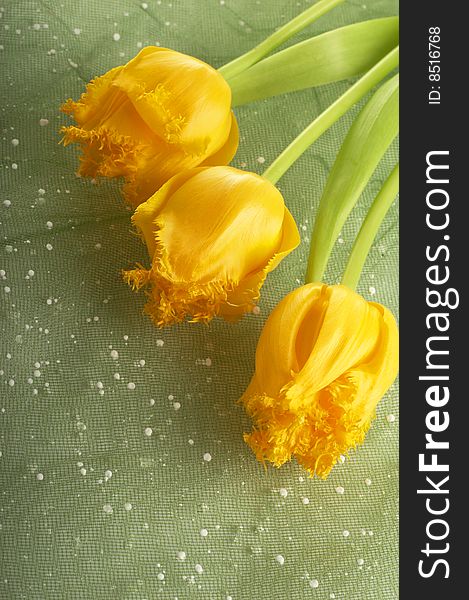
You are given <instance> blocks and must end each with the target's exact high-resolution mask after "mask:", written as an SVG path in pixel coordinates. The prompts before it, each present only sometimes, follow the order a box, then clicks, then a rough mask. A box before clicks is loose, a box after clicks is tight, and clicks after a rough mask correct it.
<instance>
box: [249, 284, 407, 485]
mask: <svg viewBox="0 0 469 600" xmlns="http://www.w3.org/2000/svg"><path fill="white" fill-rule="evenodd" d="M397 369H398V332H397V325H396V322H395V320H394V317H393V316H392V314H391V313H390V312H389V311H388V310H387V309H385V308H384V307H382V306H381V305H379V304H375V303H371V302H366V301H365V300H364V299H363V298H362V297H361V296H358V294H355V292H353V291H352V290H349V289H348V288H345V287H344V286H325V285H323V284H318V283H314V284H308V285H306V286H302V287H301V288H298V289H297V290H295V291H294V292H292V293H291V294H289V295H288V296H286V297H285V298H284V300H282V302H281V303H280V304H279V305H278V306H277V308H276V309H275V310H274V311H273V313H272V314H271V316H270V317H269V319H268V320H267V322H266V325H265V327H264V330H263V332H262V334H261V337H260V340H259V344H258V348H257V353H256V371H255V375H254V377H253V380H252V381H251V384H250V386H249V387H248V389H247V390H246V392H245V394H244V395H243V397H242V398H241V401H242V403H243V404H244V406H245V408H246V411H247V412H248V414H249V415H250V416H251V417H252V418H253V420H254V431H253V432H252V433H250V434H246V435H245V440H246V442H247V443H248V444H249V446H250V447H251V448H252V450H253V451H254V452H255V454H256V456H257V458H258V459H259V460H261V461H269V462H271V463H272V464H274V465H275V466H280V465H282V464H283V463H284V462H286V461H288V460H290V459H291V458H292V457H293V456H294V457H295V458H296V459H297V461H298V462H299V463H300V464H301V465H303V466H304V467H305V468H306V469H307V470H308V472H309V474H310V475H311V476H313V475H315V474H316V475H318V476H319V477H322V478H325V477H327V475H328V474H329V472H330V470H331V469H332V467H333V466H334V464H335V463H336V462H337V461H338V459H339V458H340V456H341V455H346V454H347V453H348V451H349V450H350V449H352V448H354V447H355V446H356V445H357V444H361V443H362V442H363V440H364V439H365V435H366V432H367V430H368V428H369V427H370V424H371V422H372V420H373V418H374V415H375V408H376V405H377V403H378V401H379V400H380V398H381V397H382V396H383V395H384V394H385V392H386V391H387V389H388V388H389V386H390V385H391V384H392V382H393V381H394V379H395V377H396V374H397Z"/></svg>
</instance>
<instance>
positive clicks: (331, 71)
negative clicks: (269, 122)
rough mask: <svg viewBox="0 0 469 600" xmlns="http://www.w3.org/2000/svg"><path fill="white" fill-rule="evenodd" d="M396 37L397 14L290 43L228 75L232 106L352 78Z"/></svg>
mask: <svg viewBox="0 0 469 600" xmlns="http://www.w3.org/2000/svg"><path fill="white" fill-rule="evenodd" d="M398 37H399V19H398V17H386V18H383V19H371V20H369V21H362V22H360V23H355V24H353V25H347V26H346V27H341V28H339V29H334V30H333V31H328V32H327V33H323V34H321V35H318V36H316V37H313V38H311V39H309V40H306V41H304V42H301V43H299V44H295V45H294V46H291V47H290V48H287V49H286V50H282V51H281V52H278V53H277V54H274V55H273V56H270V57H268V58H266V59H264V60H261V61H260V62H258V63H257V64H255V65H254V66H252V67H250V68H249V69H247V70H245V71H243V72H242V73H241V74H240V75H237V76H236V77H234V78H233V79H230V80H229V84H230V86H231V89H232V93H233V106H240V105H241V104H246V103H248V102H253V101H254V100H261V99H263V98H269V97H270V96H276V95H278V94H286V93H288V92H294V91H296V90H302V89H306V88H309V87H314V86H318V85H324V84H326V83H331V82H333V81H340V80H342V79H348V78H350V77H356V76H357V75H360V74H361V73H364V72H365V71H368V69H370V68H371V67H372V66H373V65H374V64H376V63H377V62H378V61H379V60H381V59H382V58H383V56H385V55H386V54H387V53H388V52H390V51H391V50H392V49H393V48H394V47H395V46H396V45H397V44H398Z"/></svg>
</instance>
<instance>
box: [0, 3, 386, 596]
mask: <svg viewBox="0 0 469 600" xmlns="http://www.w3.org/2000/svg"><path fill="white" fill-rule="evenodd" d="M307 5H308V3H306V2H304V1H303V0H299V1H298V2H296V1H292V0H257V1H255V0H225V1H219V0H172V1H170V2H168V1H167V0H148V1H147V2H146V3H141V2H139V1H131V0H100V1H99V2H93V1H91V0H87V1H82V2H71V1H70V0H61V2H51V1H43V2H40V1H27V0H19V1H16V2H13V1H12V0H10V1H8V0H7V2H6V4H4V5H3V7H2V8H1V9H0V10H1V13H0V16H1V19H0V28H1V38H2V39H1V40H0V43H1V45H2V46H1V51H0V56H1V60H2V71H1V72H2V96H3V98H4V100H3V106H2V109H1V118H2V158H3V161H2V172H1V173H2V196H1V200H0V216H1V226H2V228H1V244H0V269H1V271H0V311H1V312H0V323H1V354H0V396H1V400H0V503H1V508H0V545H1V552H2V556H1V560H0V598H2V599H6V600H16V599H20V598H24V599H27V600H52V599H64V600H69V599H70V600H75V599H76V600H99V599H101V598H110V599H118V600H120V599H123V600H124V599H125V600H137V599H138V600H144V599H147V600H150V599H155V598H162V599H165V600H166V599H168V600H176V599H178V600H186V599H197V598H199V599H204V600H205V599H207V600H227V599H229V598H232V599H233V600H252V599H259V600H271V599H272V600H277V599H279V600H280V599H292V600H296V599H303V598H304V599H310V598H311V599H313V598H314V599H315V600H324V599H333V598H335V599H337V600H377V599H386V600H387V599H389V600H391V599H396V598H397V597H398V587H397V560H398V559H397V497H398V462H397V443H398V430H397V388H396V385H394V386H393V388H392V390H391V391H390V393H388V394H387V396H386V397H385V398H384V399H383V400H382V402H381V404H380V405H379V408H378V414H377V419H376V421H375V422H374V424H373V426H372V428H371V430H370V432H369V435H368V437H367V440H366V443H365V444H364V446H362V447H361V448H359V449H358V451H356V452H352V453H351V455H350V457H349V459H347V460H346V461H345V463H344V464H340V465H338V466H337V467H336V468H334V470H333V472H332V474H331V476H330V477H329V479H328V480H327V481H320V480H316V479H314V480H312V479H308V478H307V477H306V476H305V473H304V471H302V469H301V468H299V467H298V465H296V464H295V463H291V464H288V465H285V466H284V467H282V468H281V469H274V468H268V469H267V470H265V469H264V468H263V467H262V466H261V465H260V464H258V463H257V462H256V460H255V459H254V456H253V455H252V454H251V452H250V450H249V449H248V448H247V446H246V445H245V444H244V442H243V440H242V434H243V432H244V431H248V430H249V427H250V422H249V419H248V418H247V417H246V415H245V414H244V412H243V409H242V408H241V407H240V406H239V405H238V404H237V402H236V401H237V399H238V398H239V397H240V394H241V393H242V391H243V390H244V388H245V386H246V385H247V383H248V381H249V379H250V376H251V374H252V370H253V364H254V352H255V347H256V341H257V339H258V336H259V333H260V330H261V327H262V324H263V322H264V321H265V319H266V317H267V315H268V314H269V312H270V311H271V309H272V308H273V307H274V306H275V304H276V303H277V302H278V301H279V300H280V299H281V298H282V297H283V296H284V294H285V293H286V292H288V291H289V290H291V289H292V288H293V287H296V286H298V285H299V284H300V283H301V281H302V277H303V274H304V269H305V261H306V257H307V251H308V242H309V236H310V228H311V223H312V221H313V219H314V214H315V209H316V207H317V205H318V202H319V198H320V194H321V190H322V188H323V186H324V182H325V179H326V176H327V173H328V171H329V169H330V167H331V165H332V162H333V160H334V157H335V154H336V152H337V150H338V148H339V146H340V143H341V141H342V140H343V138H344V135H345V133H346V131H347V128H348V127H349V125H350V123H351V120H352V116H353V114H356V112H357V111H356V110H355V111H353V112H352V113H351V114H349V115H347V116H346V117H345V118H343V119H342V120H341V121H340V122H339V123H338V124H337V125H336V126H335V127H333V129H332V130H330V131H329V132H328V133H327V134H326V135H324V136H323V137H322V138H321V139H320V140H319V141H318V142H317V143H316V144H315V145H314V146H313V147H312V148H311V149H310V150H309V151H308V152H307V153H306V154H305V155H304V156H303V157H302V158H301V159H300V160H299V161H298V162H297V163H296V164H295V166H294V167H293V168H292V169H291V170H290V171H289V172H288V173H287V174H286V175H285V176H284V177H283V178H282V179H281V181H280V183H279V187H280V189H281V190H282V192H283V193H284V196H285V198H286V202H287V204H288V206H289V207H290V209H291V211H292V213H293V214H294V216H295V218H296V221H297V223H298V225H299V228H300V231H301V235H302V244H301V245H300V247H299V249H298V250H297V251H296V252H294V253H293V254H292V255H290V256H289V257H288V258H287V259H286V260H285V261H284V262H283V263H282V264H281V265H280V267H279V268H278V269H277V270H276V271H275V272H273V273H272V274H271V275H269V278H268V280H267V283H266V285H265V286H264V288H263V293H262V299H261V302H260V314H258V315H254V314H253V315H249V316H247V317H245V318H244V319H242V320H241V321H240V322H239V323H237V324H234V325H232V324H227V323H224V322H222V321H221V320H216V321H214V322H212V323H211V324H210V325H209V326H201V325H191V324H183V325H180V326H177V327H173V328H170V329H166V330H163V331H159V330H157V329H156V328H154V327H153V326H152V324H151V323H150V321H149V319H148V318H147V317H145V316H144V315H143V314H142V307H143V304H144V297H143V295H136V294H134V293H132V292H131V291H130V289H129V288H127V286H126V285H124V284H123V283H122V281H121V279H120V270H121V269H122V268H128V267H130V266H131V265H133V264H134V263H135V262H137V261H142V262H144V263H145V262H146V260H147V257H146V253H145V249H144V247H143V245H142V243H141V241H140V240H139V239H138V238H137V237H136V236H135V235H134V233H133V232H132V230H131V226H130V216H131V213H130V212H129V211H128V210H127V209H126V208H125V206H124V205H123V203H122V201H121V199H120V197H119V192H118V190H119V186H118V184H117V182H104V183H102V184H99V185H93V184H92V183H91V182H90V181H87V180H83V179H79V178H77V177H76V176H75V174H74V172H75V170H76V167H77V152H76V150H75V148H67V149H64V148H63V147H62V146H59V145H58V141H59V139H60V136H59V134H58V130H59V127H60V126H61V125H62V124H64V123H66V122H67V117H65V116H64V115H61V114H60V113H59V112H58V107H59V104H60V103H61V102H62V101H63V100H65V99H66V98H67V97H70V96H71V97H74V98H77V97H78V96H79V94H80V93H81V92H82V91H83V88H84V85H85V82H87V81H88V80H89V79H91V78H92V77H93V76H95V75H98V74H101V73H103V72H104V71H106V70H107V69H109V68H110V67H112V66H115V65H118V64H120V63H123V62H126V61H127V60H129V59H130V58H131V57H132V56H134V55H135V54H136V52H137V51H138V50H139V48H140V47H142V45H146V44H155V43H157V44H161V45H164V46H169V47H172V48H175V49H178V50H181V51H183V52H186V53H189V54H192V55H195V56H197V57H199V58H201V59H204V60H206V61H208V62H210V63H212V64H213V65H215V66H220V65H222V64H223V63H224V62H226V61H228V60H229V59H231V58H234V57H235V56H237V55H239V54H240V53H241V52H243V51H246V50H248V49H249V48H251V47H252V46H253V45H254V44H256V43H257V42H259V41H260V40H262V39H263V38H264V37H265V36H266V35H267V34H268V33H269V32H271V31H272V30H273V28H274V27H276V26H278V25H279V24H281V23H284V22H285V21H286V20H288V19H290V18H292V17H293V16H294V15H296V14H298V13H299V12H300V11H301V10H302V9H304V8H305V7H306V6H307ZM396 12H397V6H396V2H395V0H371V1H369V2H366V0H356V1H355V0H349V1H348V2H346V3H345V4H344V5H342V6H341V7H339V8H337V9H335V10H334V11H333V12H332V13H330V14H329V15H327V16H326V17H324V18H322V19H321V20H320V21H319V22H318V23H316V24H315V25H313V26H310V27H309V28H308V29H307V30H306V31H305V32H303V33H302V34H300V35H299V36H298V37H297V38H296V39H304V38H306V37H307V36H309V35H311V34H312V33H318V32H322V31H325V30H327V29H330V28H332V27H336V26H339V25H345V24H349V23H352V22H355V21H359V20H363V19H366V18H373V17H379V16H386V15H392V14H396ZM348 85H350V82H343V83H341V84H336V85H330V86H325V87H323V88H319V89H316V90H308V91H304V92H298V93H295V94H291V95H290V96H284V97H278V98H275V99H271V100H268V101H264V102H259V103H256V104H252V105H249V106H245V107H241V108H239V109H237V110H236V112H237V116H238V119H239V123H240V127H241V144H240V149H239V152H238V154H237V156H236V158H235V160H234V162H233V164H234V165H235V166H238V167H243V168H244V167H245V168H247V169H250V170H253V171H256V172H262V169H263V168H264V166H265V165H267V164H268V163H269V162H270V161H271V160H272V159H273V158H274V157H275V156H276V155H277V154H278V153H279V151H280V150H281V149H282V148H283V147H284V146H285V144H286V143H287V142H289V140H291V139H292V137H293V136H294V135H296V134H297V133H298V132H299V131H300V130H301V129H302V128H303V127H304V126H305V125H306V124H307V123H308V122H309V121H310V120H311V118H312V117H313V116H314V115H316V114H318V113H319V112H320V111H321V110H323V109H324V108H325V107H327V105H328V104H330V103H331V102H332V101H333V100H334V99H335V98H336V97H337V96H338V95H339V94H340V93H341V92H343V91H344V90H345V89H346V88H347V86H348ZM396 152H397V147H393V148H391V151H390V152H389V153H388V154H387V155H386V157H385V160H384V164H383V165H382V168H380V169H379V172H378V173H377V174H376V176H375V177H374V178H373V181H372V182H371V184H370V186H369V189H368V190H367V193H366V194H365V195H364V197H363V198H362V200H361V201H360V204H359V206H358V207H357V208H356V210H355V211H354V213H353V215H352V218H351V219H349V221H348V223H347V225H346V227H345V228H344V230H343V232H342V234H341V236H340V239H339V240H338V243H337V246H336V248H335V250H334V254H333V258H332V261H331V265H330V269H329V271H328V278H327V279H328V281H329V282H336V281H337V280H338V277H339V275H340V272H341V270H342V268H343V266H344V264H345V259H346V256H347V253H348V252H349V251H350V248H351V244H352V242H353V238H354V234H355V233H356V231H357V227H358V223H359V221H360V219H361V218H362V217H363V215H364V214H365V212H366V207H367V206H368V205H369V202H370V201H371V199H372V197H373V196H374V194H375V193H376V192H377V190H378V189H379V187H380V184H381V183H382V181H383V179H384V177H385V176H386V173H387V172H389V170H390V168H391V166H392V165H393V164H394V161H395V160H396ZM264 162H265V165H263V163H264ZM397 250H398V230H397V206H393V208H392V209H391V211H390V213H389V215H388V217H387V219H386V222H385V224H384V225H383V227H382V229H381V230H380V233H379V235H378V238H377V240H376V242H375V244H374V246H373V249H372V252H371V254H370V257H369V260H368V262H367V265H366V270H365V273H364V275H363V277H362V280H361V284H360V291H361V292H362V293H363V294H364V295H365V296H366V297H367V298H369V299H374V300H377V301H379V302H383V303H384V304H386V305H387V306H389V307H390V308H391V309H392V310H393V311H394V313H395V312H396V309H397V299H398V296H397V293H398V281H397V260H398V252H397ZM394 415H396V417H394ZM279 557H283V559H284V561H282V559H281V558H279ZM282 562H283V564H281V563H282ZM198 565H200V566H198Z"/></svg>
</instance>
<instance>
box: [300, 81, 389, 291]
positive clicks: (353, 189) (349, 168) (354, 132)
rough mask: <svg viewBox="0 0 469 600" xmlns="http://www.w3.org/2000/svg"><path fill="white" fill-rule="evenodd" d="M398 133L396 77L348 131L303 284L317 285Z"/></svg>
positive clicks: (321, 206)
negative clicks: (371, 179) (362, 195)
mask: <svg viewBox="0 0 469 600" xmlns="http://www.w3.org/2000/svg"><path fill="white" fill-rule="evenodd" d="M398 132H399V75H395V76H394V77H392V78H391V79H389V80H388V81H386V83H384V84H383V85H382V86H381V87H379V88H378V90H377V91H376V92H375V93H374V94H373V96H372V97H371V99H370V100H369V101H368V102H367V104H366V105H365V107H364V108H363V109H362V111H361V112H360V114H359V115H358V116H357V118H356V119H355V121H354V122H353V124H352V127H351V128H350V130H349V132H348V134H347V137H346V138H345V140H344V143H343V144H342V147H341V149H340V150H339V153H338V155H337V158H336V160H335V162H334V165H333V167H332V169H331V172H330V174H329V177H328V179H327V182H326V186H325V188H324V192H323V195H322V198H321V202H320V204H319V210H318V213H317V215H316V220H315V223H314V229H313V234H312V239H311V250H310V256H309V261H308V269H307V273H306V281H309V282H311V281H321V280H322V278H323V275H324V271H325V269H326V265H327V261H328V259H329V256H330V253H331V251H332V248H333V246H334V244H335V241H336V240H337V237H338V235H339V233H340V231H341V229H342V227H343V225H344V223H345V221H346V219H347V217H348V216H349V214H350V212H351V210H352V209H353V207H354V206H355V204H356V203H357V201H358V199H359V197H360V195H361V193H362V191H363V189H364V188H365V186H366V184H367V183H368V181H369V180H370V178H371V176H372V174H373V172H374V170H375V169H376V167H377V166H378V163H379V161H380V160H381V158H382V157H383V155H384V153H385V152H386V150H387V149H388V147H389V146H390V144H391V142H392V141H393V139H394V138H395V137H396V136H397V134H398Z"/></svg>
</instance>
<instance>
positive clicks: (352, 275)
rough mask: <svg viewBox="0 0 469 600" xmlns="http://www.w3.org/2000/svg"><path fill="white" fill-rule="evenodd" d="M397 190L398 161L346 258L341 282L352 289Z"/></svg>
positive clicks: (355, 284)
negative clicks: (346, 261)
mask: <svg viewBox="0 0 469 600" xmlns="http://www.w3.org/2000/svg"><path fill="white" fill-rule="evenodd" d="M398 192H399V163H397V165H396V166H395V167H394V169H393V170H392V171H391V174H390V175H389V177H388V178H387V179H386V181H385V182H384V184H383V187H382V188H381V189H380V191H379V193H378V195H377V196H376V198H375V200H374V202H373V204H372V205H371V207H370V209H369V210H368V213H367V215H366V217H365V220H364V221H363V223H362V226H361V227H360V231H359V232H358V235H357V237H356V238H355V242H354V244H353V248H352V251H351V252H350V256H349V259H348V263H347V266H346V268H345V271H344V274H343V275H342V283H343V284H344V285H346V286H348V287H349V288H351V289H352V290H354V289H355V288H356V286H357V283H358V281H359V279H360V275H361V273H362V270H363V265H364V264H365V261H366V258H367V256H368V253H369V251H370V248H371V245H372V244H373V242H374V239H375V237H376V234H377V233H378V230H379V228H380V227H381V224H382V222H383V221H384V217H385V216H386V214H387V212H388V210H389V209H390V208H391V204H392V203H393V202H394V200H395V198H396V196H397V194H398Z"/></svg>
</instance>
